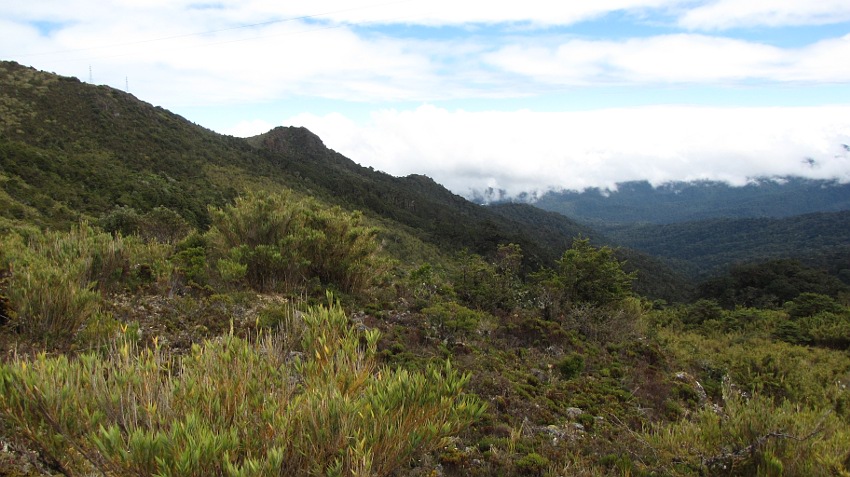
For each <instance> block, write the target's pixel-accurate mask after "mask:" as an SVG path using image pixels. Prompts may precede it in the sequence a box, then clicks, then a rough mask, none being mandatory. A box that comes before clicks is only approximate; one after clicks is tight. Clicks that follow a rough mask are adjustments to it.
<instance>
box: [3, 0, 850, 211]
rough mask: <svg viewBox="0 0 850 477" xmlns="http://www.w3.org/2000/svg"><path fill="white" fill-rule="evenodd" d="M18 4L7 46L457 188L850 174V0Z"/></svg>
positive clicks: (160, 99)
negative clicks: (303, 134) (311, 135)
mask: <svg viewBox="0 0 850 477" xmlns="http://www.w3.org/2000/svg"><path fill="white" fill-rule="evenodd" d="M7 3H8V4H7V5H5V6H4V7H3V9H2V10H0V59H4V60H14V61H17V62H19V63H22V64H25V65H30V66H34V67H36V68H39V69H44V70H47V71H53V72H56V73H59V74H63V75H68V76H76V77H78V78H80V79H81V80H83V81H92V82H93V83H96V84H106V85H109V86H113V87H115V88H119V89H122V90H123V89H128V90H129V92H130V93H132V94H134V95H136V96H137V97H139V98H140V99H142V100H145V101H148V102H150V103H153V104H155V105H158V106H162V107H164V108H167V109H169V110H171V111H174V112H176V113H178V114H181V115H183V116H185V117H186V118H187V119H190V120H191V121H193V122H196V123H198V124H201V125H203V126H206V127H208V128H210V129H213V130H216V131H219V132H222V133H226V134H232V135H237V136H249V135H254V134H259V133H262V132H265V131H267V130H269V129H271V128H273V127H275V126H281V125H287V126H288V125H297V126H306V127H308V128H309V129H311V130H312V131H314V132H316V133H317V134H318V135H319V136H320V137H322V139H323V140H324V141H325V143H326V144H327V145H328V146H329V147H331V148H333V149H335V150H337V151H339V152H342V153H343V154H345V155H347V156H348V157H350V158H351V159H353V160H355V161H357V162H359V163H361V164H364V165H368V166H373V167H375V168H377V169H380V170H384V171H386V172H389V173H391V174H395V175H406V174H411V173H420V174H427V175H429V176H431V177H433V178H434V179H435V180H437V181H438V182H440V183H442V184H444V185H446V186H447V187H449V188H450V189H451V190H453V191H455V192H457V193H460V194H466V195H468V194H470V191H471V190H481V189H484V188H487V187H495V188H500V189H505V190H507V191H508V192H509V193H512V194H518V193H520V192H534V191H537V192H542V191H545V190H549V189H559V188H569V189H581V188H585V187H608V188H614V187H615V185H616V183H617V182H622V181H627V180H649V181H651V182H653V183H655V184H659V183H663V182H665V181H671V180H694V179H712V180H723V181H727V182H730V183H733V184H743V183H746V182H747V180H749V179H751V178H755V177H763V176H784V175H799V176H806V177H816V178H835V179H838V180H840V181H843V182H848V181H850V156H848V153H847V150H846V149H845V148H843V147H842V144H850V61H848V58H850V2H848V1H846V0H822V1H818V2H812V1H811V0H745V1H741V0H703V1H696V0H598V1H594V2H587V1H560V2H555V1H552V0H545V1H544V0H524V1H523V2H492V1H491V2H482V1H477V0H476V1H457V0H455V1H448V0H385V1H381V0H347V1H342V0H314V1H311V2H286V1H274V0H245V1H231V0H224V1H218V2H216V1H212V2H198V1H184V0H145V1H142V0H123V1H114V2H101V1H94V0H61V1H60V0H40V1H38V2H7ZM809 159H813V160H814V162H812V161H809Z"/></svg>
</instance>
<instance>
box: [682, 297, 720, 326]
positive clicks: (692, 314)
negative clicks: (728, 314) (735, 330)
mask: <svg viewBox="0 0 850 477" xmlns="http://www.w3.org/2000/svg"><path fill="white" fill-rule="evenodd" d="M723 316H724V313H723V309H722V308H720V305H718V304H717V302H715V301H713V300H705V299H700V300H697V301H696V302H695V303H693V304H691V305H689V306H687V307H686V309H685V311H684V314H683V316H682V322H683V323H685V324H686V325H701V324H703V323H705V322H706V321H715V322H717V321H720V320H722V319H723Z"/></svg>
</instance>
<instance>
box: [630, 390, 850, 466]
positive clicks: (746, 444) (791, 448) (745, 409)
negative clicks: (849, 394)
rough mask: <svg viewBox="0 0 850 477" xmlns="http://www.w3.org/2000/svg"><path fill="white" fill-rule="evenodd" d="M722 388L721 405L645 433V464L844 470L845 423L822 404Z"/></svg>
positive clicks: (849, 441)
mask: <svg viewBox="0 0 850 477" xmlns="http://www.w3.org/2000/svg"><path fill="white" fill-rule="evenodd" d="M748 394H749V393H744V392H741V391H740V390H737V389H735V388H734V387H732V386H731V384H728V383H727V384H726V385H725V386H724V388H723V399H722V408H713V407H711V406H708V407H704V408H702V409H700V410H698V411H697V412H696V413H695V414H694V415H693V416H692V417H691V418H688V419H683V420H680V421H678V422H676V423H672V424H663V425H657V426H655V428H654V429H653V430H652V431H651V432H649V433H647V434H646V436H645V439H646V440H645V443H646V444H647V445H648V446H649V448H648V449H646V452H647V453H646V454H645V455H644V456H643V459H644V460H645V463H646V464H647V467H649V468H652V469H656V470H660V471H662V472H663V474H664V475H673V476H676V475H730V476H750V475H775V476H780V475H794V476H812V477H817V476H824V477H825V476H832V475H845V474H846V473H847V471H848V469H847V463H848V460H850V431H848V427H847V424H846V422H845V421H844V420H842V419H841V418H840V417H838V416H836V415H835V414H834V413H830V412H829V411H826V410H824V409H823V408H817V407H814V408H813V407H809V406H800V405H799V404H796V403H795V402H792V401H787V400H779V401H778V402H777V401H775V400H773V399H771V398H769V397H766V396H763V395H761V394H755V395H753V396H749V395H748Z"/></svg>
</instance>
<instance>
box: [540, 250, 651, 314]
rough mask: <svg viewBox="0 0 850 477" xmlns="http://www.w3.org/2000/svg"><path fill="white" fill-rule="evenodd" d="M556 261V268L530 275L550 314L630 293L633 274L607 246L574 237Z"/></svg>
mask: <svg viewBox="0 0 850 477" xmlns="http://www.w3.org/2000/svg"><path fill="white" fill-rule="evenodd" d="M556 263H557V267H556V269H554V270H550V269H543V270H541V271H539V272H537V273H535V274H534V275H533V279H534V280H535V281H536V282H537V286H538V297H539V301H540V304H541V306H542V307H543V308H544V309H546V310H547V313H548V314H550V315H551V314H553V313H556V312H558V311H559V310H560V309H562V308H569V307H571V306H573V305H577V304H587V305H594V306H604V305H608V304H610V303H614V302H617V301H620V300H622V299H624V298H626V297H627V296H629V294H630V293H631V288H632V281H633V280H634V279H635V273H634V272H632V273H627V272H625V271H624V270H623V269H622V266H621V263H620V262H619V261H618V260H617V259H616V257H614V251H613V250H612V249H611V248H609V247H599V248H597V247H593V246H592V245H590V240H588V239H584V238H576V239H575V240H573V245H572V247H571V248H570V249H569V250H567V251H566V252H564V255H563V256H561V258H560V259H559V260H558V261H557V262H556Z"/></svg>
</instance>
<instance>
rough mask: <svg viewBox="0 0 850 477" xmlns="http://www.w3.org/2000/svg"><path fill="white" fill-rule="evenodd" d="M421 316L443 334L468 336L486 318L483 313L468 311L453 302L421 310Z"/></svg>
mask: <svg viewBox="0 0 850 477" xmlns="http://www.w3.org/2000/svg"><path fill="white" fill-rule="evenodd" d="M422 314H423V315H425V316H426V317H427V318H428V319H429V320H431V322H432V323H434V325H436V327H437V329H438V330H439V331H440V332H441V333H443V334H454V333H462V334H468V333H470V332H472V331H474V330H475V329H477V328H478V326H479V324H480V323H481V321H482V320H484V319H486V317H487V314H486V313H484V312H480V311H475V310H470V309H469V308H467V307H465V306H463V305H459V304H457V303H455V302H448V303H436V304H434V305H433V306H430V307H427V308H423V309H422Z"/></svg>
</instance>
